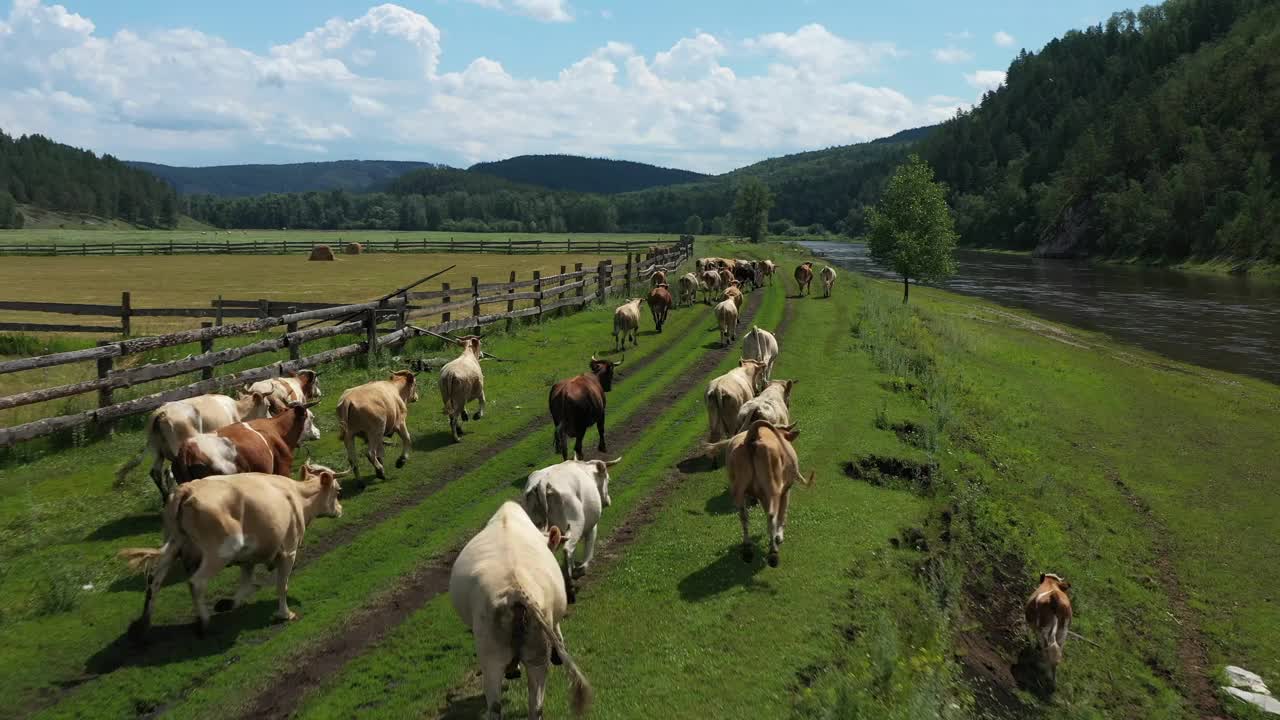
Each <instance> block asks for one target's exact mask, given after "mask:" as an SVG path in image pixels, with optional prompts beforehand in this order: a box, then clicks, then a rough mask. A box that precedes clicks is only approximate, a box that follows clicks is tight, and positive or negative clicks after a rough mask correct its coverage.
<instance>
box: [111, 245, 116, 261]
mask: <svg viewBox="0 0 1280 720" xmlns="http://www.w3.org/2000/svg"><path fill="white" fill-rule="evenodd" d="M115 256H116V244H115V243H114V242H113V243H111V257H115Z"/></svg>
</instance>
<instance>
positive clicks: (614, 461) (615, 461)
mask: <svg viewBox="0 0 1280 720" xmlns="http://www.w3.org/2000/svg"><path fill="white" fill-rule="evenodd" d="M620 462H622V457H621V456H619V457H616V458H614V459H612V460H605V461H604V464H605V467H612V466H614V465H617V464H618V463H620Z"/></svg>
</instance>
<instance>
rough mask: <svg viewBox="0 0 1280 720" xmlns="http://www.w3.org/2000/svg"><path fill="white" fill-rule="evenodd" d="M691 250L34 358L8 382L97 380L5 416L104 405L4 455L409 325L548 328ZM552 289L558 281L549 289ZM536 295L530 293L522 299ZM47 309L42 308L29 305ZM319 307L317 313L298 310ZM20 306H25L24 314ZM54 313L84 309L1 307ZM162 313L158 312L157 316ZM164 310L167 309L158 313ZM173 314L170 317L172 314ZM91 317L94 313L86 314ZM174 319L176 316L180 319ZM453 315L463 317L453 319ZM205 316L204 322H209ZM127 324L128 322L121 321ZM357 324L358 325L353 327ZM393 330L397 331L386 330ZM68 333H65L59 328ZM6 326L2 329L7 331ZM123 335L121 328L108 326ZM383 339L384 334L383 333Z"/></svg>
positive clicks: (336, 353)
mask: <svg viewBox="0 0 1280 720" xmlns="http://www.w3.org/2000/svg"><path fill="white" fill-rule="evenodd" d="M692 252H693V243H692V242H690V241H681V242H679V243H677V244H676V245H675V246H674V247H672V248H670V249H668V250H665V251H663V252H659V253H654V254H652V255H651V256H650V257H647V258H643V259H641V258H639V257H638V256H636V255H635V254H632V253H629V254H628V255H627V260H626V262H625V264H621V263H620V264H615V263H614V262H613V261H610V260H604V261H601V262H600V263H599V264H598V265H597V266H596V267H595V268H590V269H584V268H583V267H582V264H581V263H579V264H578V265H576V266H575V268H574V270H573V271H568V269H567V268H565V267H562V268H561V272H560V273H559V274H557V275H552V276H548V277H545V278H544V277H541V274H540V272H539V271H534V272H533V276H532V277H531V278H530V279H527V280H517V279H516V274H517V273H516V271H512V272H511V273H510V278H511V279H510V280H509V281H508V282H505V283H483V284H482V283H480V282H479V278H475V277H473V278H471V284H470V285H469V286H466V287H458V288H451V287H450V286H449V284H448V283H444V284H442V285H441V288H440V290H439V291H422V292H402V293H399V294H396V295H394V296H391V297H389V298H386V299H383V300H378V301H373V302H366V303H348V304H337V303H334V304H322V303H310V304H306V303H294V304H291V305H289V306H288V307H291V308H294V309H293V310H292V311H291V312H288V313H285V314H279V315H271V314H267V315H264V316H262V317H255V319H252V320H248V321H247V322H241V323H236V324H231V325H224V324H218V325H215V324H214V323H212V322H206V323H204V325H203V327H201V328H199V329H192V330H184V331H182V332H176V333H169V334H167V335H156V336H150V337H139V338H127V339H123V340H118V341H114V342H101V343H100V344H99V345H98V346H97V347H93V348H87V349H84V350H73V351H69V352H61V353H53V354H49V355H41V356H36V357H26V358H17V359H13V360H7V361H2V362H0V375H5V374H9V373H16V372H23V371H26V370H35V369H39V368H48V367H55V366H59V365H67V364H71V363H82V362H93V363H96V367H97V376H96V377H95V378H92V379H88V380H83V381H80V382H74V383H65V384H61V385H54V386H50V387H43V388H35V389H32V390H28V391H25V392H21V393H16V394H12V395H7V396H3V397H0V410H7V409H11V408H17V407H23V406H27V405H33V404H36V403H42V402H47V401H50V400H56V399H60V398H67V397H74V396H78V395H84V394H88V393H97V395H98V406H97V407H96V408H93V409H89V410H84V411H81V412H76V413H72V414H68V415H60V416H56V417H46V418H42V419H39V420H36V421H33V422H28V423H25V424H21V425H15V426H13V427H8V428H0V447H9V446H12V445H14V444H16V443H19V442H24V441H27V440H31V439H34V438H38V437H41V436H44V435H49V434H51V433H55V432H59V431H64V430H68V429H72V428H76V427H82V426H85V425H91V424H92V425H95V426H97V427H98V429H100V430H109V428H110V422H111V421H112V420H115V419H117V418H121V417H125V416H128V415H135V414H139V413H145V412H149V411H151V410H154V409H155V408H158V407H160V405H162V404H164V403H166V402H170V401H173V400H181V399H183V398H188V397H193V396H195V395H200V394H204V393H209V392H216V391H219V390H224V389H227V388H231V387H237V386H239V385H241V384H242V383H246V382H256V381H258V380H264V379H268V378H272V377H279V376H281V375H284V374H286V373H288V372H291V371H295V370H300V369H302V368H305V367H314V366H317V365H321V364H324V363H327V362H333V361H336V360H340V359H343V358H348V357H356V356H359V355H362V354H363V355H366V356H368V357H372V356H373V355H374V354H376V353H377V351H378V350H380V349H381V348H385V347H388V346H397V345H400V344H403V343H404V341H406V340H407V339H409V338H410V337H412V336H414V334H415V333H416V331H415V330H414V329H413V328H411V327H408V326H407V323H408V321H409V320H411V319H417V318H423V317H426V318H432V317H435V318H438V320H437V322H436V323H434V324H432V325H430V326H429V329H430V330H432V331H433V332H437V333H449V332H455V331H459V330H479V329H480V328H481V327H483V326H485V325H489V324H492V323H495V322H499V321H503V320H505V321H506V322H507V325H508V327H510V326H511V324H512V323H513V322H514V321H515V320H518V319H520V318H535V319H536V320H537V321H538V322H541V320H542V317H543V316H545V315H547V314H548V313H550V312H553V311H555V312H556V313H557V314H559V313H560V312H562V311H563V309H564V308H571V307H582V306H585V305H587V304H589V303H591V302H594V301H603V300H604V299H605V298H607V297H609V296H610V295H611V294H618V293H622V294H626V295H630V294H631V291H632V288H633V283H639V281H642V280H644V279H645V278H647V277H648V276H650V275H652V274H653V273H654V272H655V271H657V270H659V269H662V270H668V271H669V270H673V269H675V268H677V267H679V266H680V265H681V263H683V262H685V261H686V260H688V259H689V257H690V256H691V255H692ZM548 282H555V283H557V284H556V285H555V286H554V287H547V283H548ZM525 287H532V288H533V289H532V290H528V291H519V290H520V289H521V288H525ZM127 295H128V294H127V293H126V294H125V297H124V298H122V307H125V308H129V303H128V297H127ZM420 300H439V301H440V302H437V303H435V304H431V305H418V304H415V302H417V301H420ZM521 300H523V301H530V300H531V301H533V305H532V307H527V308H519V309H517V308H516V307H515V303H516V302H517V301H521ZM500 303H505V304H506V307H505V311H500V312H488V313H486V312H484V307H485V306H486V305H490V306H491V305H495V304H500ZM35 305H39V306H41V307H40V308H32V307H28V306H35ZM303 305H312V306H318V307H306V308H305V309H298V308H299V306H303ZM16 306H22V307H20V308H19V307H16ZM49 306H57V307H58V308H59V309H58V310H54V311H53V312H68V311H70V312H71V313H72V314H80V309H81V307H82V306H78V305H75V304H72V303H29V302H25V301H24V302H5V303H0V309H5V308H9V309H24V310H30V309H38V310H41V311H48V310H47V308H48V307H49ZM213 306H214V307H212V308H211V309H210V310H208V311H206V310H204V309H194V308H192V309H182V310H184V311H185V310H191V314H192V315H193V316H195V313H196V312H197V310H198V311H199V312H204V313H206V315H203V316H207V313H209V312H211V311H212V312H221V313H222V316H228V314H229V313H232V312H253V313H255V314H256V313H259V312H262V313H266V312H268V311H270V310H274V309H276V308H277V307H284V305H283V304H281V302H280V301H270V302H268V301H249V300H221V299H219V300H215V301H214V303H213ZM83 307H94V308H99V309H101V308H105V309H106V310H107V311H111V312H116V311H118V310H119V308H116V307H115V306H111V305H98V306H88V305H86V306H83ZM129 309H130V310H132V314H133V315H141V314H144V313H143V312H139V311H138V310H139V309H136V308H129ZM152 310H157V309H154V308H153V309H152ZM159 310H165V309H159ZM167 311H168V310H166V312H167ZM86 314H87V313H86ZM171 314H178V313H177V312H176V311H175V312H173V313H171ZM455 314H458V315H460V316H459V317H454V315H455ZM203 316H202V317H203ZM122 317H123V318H124V320H123V322H124V323H125V325H126V326H127V323H128V320H127V318H128V317H129V315H123V316H122ZM354 318H359V319H354ZM302 322H313V323H332V324H316V325H314V326H313V327H307V328H304V329H299V327H298V325H299V323H302ZM387 325H392V326H394V329H391V328H390V327H384V326H387ZM282 326H283V327H284V332H283V333H281V334H280V335H277V336H273V337H266V338H260V339H255V340H253V341H252V342H249V343H247V344H244V345H238V346H234V347H229V348H223V349H220V350H215V349H214V341H215V340H217V339H219V338H229V337H244V336H257V335H260V334H262V333H266V332H270V331H273V330H277V329H279V328H281V327H282ZM58 327H61V326H58ZM2 328H3V324H0V329H2ZM108 330H110V331H112V332H115V331H116V330H117V328H108ZM380 331H381V332H382V333H383V334H379V333H380ZM350 335H354V336H356V337H358V338H360V340H358V341H356V342H353V343H350V344H347V345H343V346H340V347H337V348H333V349H330V350H325V351H323V352H319V353H314V354H312V355H308V356H305V357H303V356H302V348H303V345H304V344H305V343H307V342H311V341H314V340H319V339H322V338H331V337H339V336H350ZM192 343H200V353H199V354H195V355H190V356H187V357H184V358H182V359H179V360H172V361H168V362H161V363H152V364H146V365H141V366H136V367H128V368H117V367H115V364H116V359H117V358H123V357H126V356H130V355H136V354H139V353H145V352H150V351H152V350H156V349H159V348H165V347H174V346H179V345H187V344H192ZM282 350H288V352H289V360H282V361H279V362H273V363H269V364H267V365H263V366H261V367H256V368H251V369H248V370H242V371H239V372H236V373H232V374H229V375H222V376H215V372H216V369H217V368H218V367H220V366H223V365H227V364H229V363H233V362H238V361H241V360H244V359H245V358H249V357H253V356H255V355H261V354H264V353H272V352H279V351H282ZM193 372H200V373H201V379H200V380H199V381H197V382H194V383H190V384H187V385H183V386H181V387H177V388H170V389H166V390H162V391H159V392H155V393H151V394H148V395H144V396H142V397H138V398H133V399H130V400H126V401H124V402H115V398H114V397H113V393H114V391H116V390H119V389H124V388H131V387H134V386H136V385H141V384H146V383H150V382H155V381H157V380H164V379H169V378H174V377H178V376H181V375H185V374H188V373H193Z"/></svg>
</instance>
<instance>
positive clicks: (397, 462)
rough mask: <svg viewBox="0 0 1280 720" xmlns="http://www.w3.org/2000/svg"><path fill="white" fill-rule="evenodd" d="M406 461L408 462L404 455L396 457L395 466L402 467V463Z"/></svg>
mask: <svg viewBox="0 0 1280 720" xmlns="http://www.w3.org/2000/svg"><path fill="white" fill-rule="evenodd" d="M406 462H409V458H406V457H402V458H398V459H397V460H396V467H398V468H402V467H404V464H405V463H406Z"/></svg>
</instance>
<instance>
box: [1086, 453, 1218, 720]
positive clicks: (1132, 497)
mask: <svg viewBox="0 0 1280 720" xmlns="http://www.w3.org/2000/svg"><path fill="white" fill-rule="evenodd" d="M1106 475H1107V479H1109V480H1110V481H1111V482H1112V484H1114V485H1115V486H1116V489H1117V490H1119V491H1120V494H1121V495H1123V496H1124V499H1125V500H1126V501H1127V502H1128V503H1129V505H1131V506H1132V507H1133V509H1134V512H1136V513H1137V514H1138V516H1139V517H1140V518H1141V520H1142V524H1143V525H1144V526H1145V527H1146V528H1147V530H1148V531H1149V533H1150V535H1151V537H1152V552H1153V555H1154V556H1155V557H1154V559H1153V560H1152V563H1153V564H1154V565H1155V567H1156V570H1157V573H1156V574H1157V576H1158V577H1159V578H1160V580H1161V585H1162V587H1163V588H1164V594H1165V596H1166V597H1167V598H1168V599H1169V605H1170V606H1171V610H1172V615H1171V617H1172V618H1173V620H1174V623H1175V624H1176V625H1177V626H1178V630H1177V637H1178V663H1179V664H1180V665H1181V666H1182V679H1183V689H1182V691H1181V695H1182V697H1184V698H1186V700H1187V702H1189V703H1190V704H1191V705H1192V706H1193V707H1194V708H1195V710H1196V712H1197V713H1198V714H1199V716H1200V717H1201V718H1205V719H1206V720H1225V718H1226V716H1227V714H1226V711H1225V710H1224V709H1223V707H1222V697H1221V696H1220V695H1219V694H1218V692H1217V689H1216V688H1215V687H1214V683H1213V682H1211V680H1210V677H1209V668H1210V667H1212V666H1211V665H1210V664H1209V654H1208V651H1207V650H1206V649H1205V640H1204V635H1203V634H1202V633H1201V632H1200V626H1199V624H1198V623H1197V621H1196V616H1195V612H1194V611H1193V610H1192V609H1191V605H1190V603H1188V602H1187V593H1186V591H1185V590H1183V589H1182V586H1181V585H1180V584H1179V583H1178V571H1177V569H1176V568H1175V567H1174V565H1173V560H1172V559H1170V550H1169V547H1168V545H1167V544H1166V543H1165V542H1164V540H1162V538H1165V537H1168V535H1169V531H1168V530H1166V529H1165V527H1164V523H1163V522H1161V520H1160V518H1158V517H1156V514H1155V513H1154V512H1152V510H1151V506H1150V505H1148V504H1147V502H1146V501H1145V500H1143V499H1142V498H1141V497H1140V496H1138V494H1137V493H1135V492H1134V491H1133V489H1132V488H1130V487H1129V486H1128V485H1127V484H1125V482H1124V480H1122V479H1121V478H1120V473H1118V472H1116V470H1115V469H1108V470H1107V471H1106Z"/></svg>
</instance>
